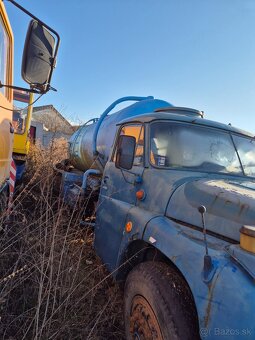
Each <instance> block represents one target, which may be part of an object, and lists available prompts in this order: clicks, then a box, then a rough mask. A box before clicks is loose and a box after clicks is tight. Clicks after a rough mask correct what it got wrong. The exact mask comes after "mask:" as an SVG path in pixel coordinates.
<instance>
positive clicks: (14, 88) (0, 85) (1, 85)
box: [0, 81, 55, 94]
mask: <svg viewBox="0 0 255 340" xmlns="http://www.w3.org/2000/svg"><path fill="white" fill-rule="evenodd" d="M2 87H7V88H8V89H13V90H21V91H27V92H31V93H36V94H41V92H39V91H37V90H34V89H26V88H24V87H19V86H12V85H5V84H2V83H1V81H0V88H2ZM54 90H55V89H54Z"/></svg>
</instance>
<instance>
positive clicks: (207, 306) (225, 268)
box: [143, 216, 255, 339]
mask: <svg viewBox="0 0 255 340" xmlns="http://www.w3.org/2000/svg"><path fill="white" fill-rule="evenodd" d="M143 241H145V242H146V243H148V244H151V245H153V247H155V248H156V249H158V250H159V251H160V252H161V253H162V254H164V256H165V257H167V258H168V259H169V260H171V261H172V262H173V264H174V265H175V266H176V267H177V268H178V270H179V271H180V273H181V274H182V275H183V277H184V279H185V280H186V282H187V284H188V285H189V287H190V290H191V292H192V295H193V298H194V301H195V305H196V309H197V314H198V319H199V326H200V330H201V332H202V333H203V332H206V336H207V339H213V338H215V336H216V335H219V334H218V333H217V332H221V333H222V332H227V331H228V330H232V331H236V332H237V333H238V335H239V336H240V338H245V336H246V337H247V334H246V333H247V332H248V334H249V332H253V333H252V334H253V335H254V334H255V328H254V327H255V326H254V304H255V283H254V281H253V279H252V278H251V277H250V276H249V275H248V274H247V273H246V272H245V271H244V270H243V269H242V268H241V267H240V266H239V265H238V264H236V263H235V262H234V261H233V260H232V259H231V257H230V256H229V255H228V254H227V252H226V251H224V246H226V245H228V243H227V242H225V241H222V240H219V239H217V238H216V237H213V236H210V235H208V247H209V254H210V255H211V257H212V259H213V265H214V268H215V274H214V276H213V277H212V280H211V281H210V282H205V281H204V280H203V275H202V273H203V265H204V255H205V246H204V242H203V234H202V232H201V231H199V230H196V229H192V228H189V227H186V226H183V225H180V224H178V223H176V222H174V221H172V220H170V219H168V218H166V217H164V216H161V217H155V218H154V219H152V220H150V221H149V222H148V224H147V226H146V229H145V231H144V234H143ZM233 301H234V303H233ZM237 320H238V322H237ZM237 325H238V327H237ZM237 333H236V334H237ZM224 334H225V333H224ZM201 335H203V334H201Z"/></svg>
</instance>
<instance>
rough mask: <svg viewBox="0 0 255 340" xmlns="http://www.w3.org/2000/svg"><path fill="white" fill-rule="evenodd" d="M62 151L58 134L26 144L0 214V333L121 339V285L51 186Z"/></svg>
mask: <svg viewBox="0 0 255 340" xmlns="http://www.w3.org/2000/svg"><path fill="white" fill-rule="evenodd" d="M65 153H66V144H65V143H64V141H60V142H58V143H57V144H56V143H55V144H52V145H51V146H50V149H47V150H43V149H42V148H40V147H32V150H31V153H30V155H29V159H28V162H27V171H26V176H25V178H24V184H23V185H22V186H21V187H20V188H19V191H18V193H17V195H16V197H15V201H14V207H13V210H12V214H11V217H10V218H9V220H8V219H7V217H6V215H4V214H3V215H2V216H1V217H0V224H1V226H2V228H3V230H2V231H1V237H0V292H1V293H0V337H1V339H9V340H10V339H61V340H62V339H124V331H123V328H124V326H123V320H122V293H121V291H120V289H119V287H118V286H117V285H116V284H115V283H114V282H113V280H112V279H111V278H110V276H109V273H108V272H107V271H106V270H105V268H104V266H103V265H102V263H101V262H100V260H99V259H98V257H97V256H96V254H95V252H94V250H93V247H92V243H93V231H92V230H90V229H87V228H82V227H81V226H80V219H81V213H80V211H79V210H78V209H73V210H70V208H69V207H67V206H65V205H64V204H63V202H62V200H61V198H60V197H59V194H58V191H59V190H58V188H57V185H56V183H58V185H59V180H58V178H57V177H56V174H55V173H54V171H53V164H54V163H55V162H57V161H59V160H61V159H63V158H64V155H65Z"/></svg>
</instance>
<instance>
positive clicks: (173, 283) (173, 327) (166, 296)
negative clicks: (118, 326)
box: [124, 262, 199, 340]
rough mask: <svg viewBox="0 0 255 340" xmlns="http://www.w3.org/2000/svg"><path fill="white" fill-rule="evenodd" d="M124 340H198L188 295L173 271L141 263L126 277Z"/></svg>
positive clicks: (196, 326)
mask: <svg viewBox="0 0 255 340" xmlns="http://www.w3.org/2000/svg"><path fill="white" fill-rule="evenodd" d="M124 318H125V331H126V338H127V339H128V340H131V339H132V340H154V339H159V340H184V339H185V340H189V339H190V340H195V339H199V335H198V323H197V316H196V310H195V307H194V302H193V298H192V295H191V292H190V290H189V288H188V286H187V284H186V282H185V281H184V279H183V278H182V277H181V276H180V275H179V274H178V273H177V271H176V270H174V269H173V268H171V267H170V266H168V265H167V264H165V263H162V262H144V263H141V264H139V265H138V266H136V267H135V268H134V269H133V270H132V271H131V272H130V274H129V275H128V278H127V281H126V284H125V292H124Z"/></svg>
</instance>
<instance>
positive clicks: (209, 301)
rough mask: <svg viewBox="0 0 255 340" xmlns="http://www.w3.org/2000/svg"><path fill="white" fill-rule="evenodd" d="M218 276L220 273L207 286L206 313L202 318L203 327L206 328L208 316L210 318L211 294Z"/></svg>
mask: <svg viewBox="0 0 255 340" xmlns="http://www.w3.org/2000/svg"><path fill="white" fill-rule="evenodd" d="M219 276H220V272H219V273H218V274H217V275H216V276H215V279H214V280H213V282H212V283H211V284H209V287H208V288H209V291H208V305H207V307H206V313H205V317H204V322H205V327H208V324H209V321H210V316H211V309H212V299H213V293H214V289H215V286H216V283H217V281H218V278H219Z"/></svg>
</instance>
